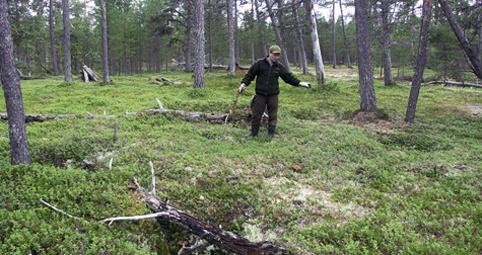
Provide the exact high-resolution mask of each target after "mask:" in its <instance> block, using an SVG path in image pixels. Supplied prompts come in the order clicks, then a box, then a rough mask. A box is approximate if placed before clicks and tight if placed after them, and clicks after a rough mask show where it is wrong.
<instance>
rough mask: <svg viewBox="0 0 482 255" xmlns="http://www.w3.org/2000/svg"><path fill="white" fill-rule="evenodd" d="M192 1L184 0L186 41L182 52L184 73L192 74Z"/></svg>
mask: <svg viewBox="0 0 482 255" xmlns="http://www.w3.org/2000/svg"><path fill="white" fill-rule="evenodd" d="M192 1H193V0H185V2H186V10H187V14H186V27H187V29H186V41H185V45H184V47H185V50H184V59H185V61H186V65H185V66H184V71H186V72H192V71H193V69H192V47H193V31H192V29H193V27H194V26H195V25H196V24H194V21H193V15H195V14H193V11H192V9H193V6H192V4H193V2H192Z"/></svg>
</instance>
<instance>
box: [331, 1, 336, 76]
mask: <svg viewBox="0 0 482 255" xmlns="http://www.w3.org/2000/svg"><path fill="white" fill-rule="evenodd" d="M335 3H336V1H335V0H333V8H332V14H331V15H332V17H333V20H332V24H331V25H332V28H331V29H332V30H331V33H332V35H331V41H332V45H333V68H336V20H335Z"/></svg>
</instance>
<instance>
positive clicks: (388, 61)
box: [381, 0, 393, 86]
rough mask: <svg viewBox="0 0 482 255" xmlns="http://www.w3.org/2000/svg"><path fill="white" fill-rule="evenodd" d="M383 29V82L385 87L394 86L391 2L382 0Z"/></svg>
mask: <svg viewBox="0 0 482 255" xmlns="http://www.w3.org/2000/svg"><path fill="white" fill-rule="evenodd" d="M381 7H382V12H381V15H382V27H383V35H382V37H383V81H384V83H385V86H389V85H393V76H392V54H391V52H390V44H391V42H390V24H389V21H388V15H389V14H390V0H382V5H381Z"/></svg>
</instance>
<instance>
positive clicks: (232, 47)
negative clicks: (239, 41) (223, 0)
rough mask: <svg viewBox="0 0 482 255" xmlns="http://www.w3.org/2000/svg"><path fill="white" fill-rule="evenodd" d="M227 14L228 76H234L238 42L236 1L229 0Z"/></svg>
mask: <svg viewBox="0 0 482 255" xmlns="http://www.w3.org/2000/svg"><path fill="white" fill-rule="evenodd" d="M227 1H228V5H227V8H228V9H227V12H228V43H229V47H228V48H229V61H228V68H229V72H228V74H229V75H230V76H234V75H235V73H236V42H235V38H234V37H235V25H234V22H235V19H234V0H227Z"/></svg>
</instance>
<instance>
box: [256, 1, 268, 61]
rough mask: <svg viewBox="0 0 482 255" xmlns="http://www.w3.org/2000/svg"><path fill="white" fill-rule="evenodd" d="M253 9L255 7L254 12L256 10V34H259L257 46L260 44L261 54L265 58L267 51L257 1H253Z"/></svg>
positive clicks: (262, 22) (262, 21)
mask: <svg viewBox="0 0 482 255" xmlns="http://www.w3.org/2000/svg"><path fill="white" fill-rule="evenodd" d="M254 5H255V6H254V7H255V10H256V21H257V22H256V23H258V33H259V44H260V48H261V54H263V56H267V55H268V51H267V50H266V40H265V37H264V36H265V35H264V31H263V30H264V29H263V26H264V25H263V24H264V19H263V20H262V19H261V14H260V12H259V2H258V0H254Z"/></svg>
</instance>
